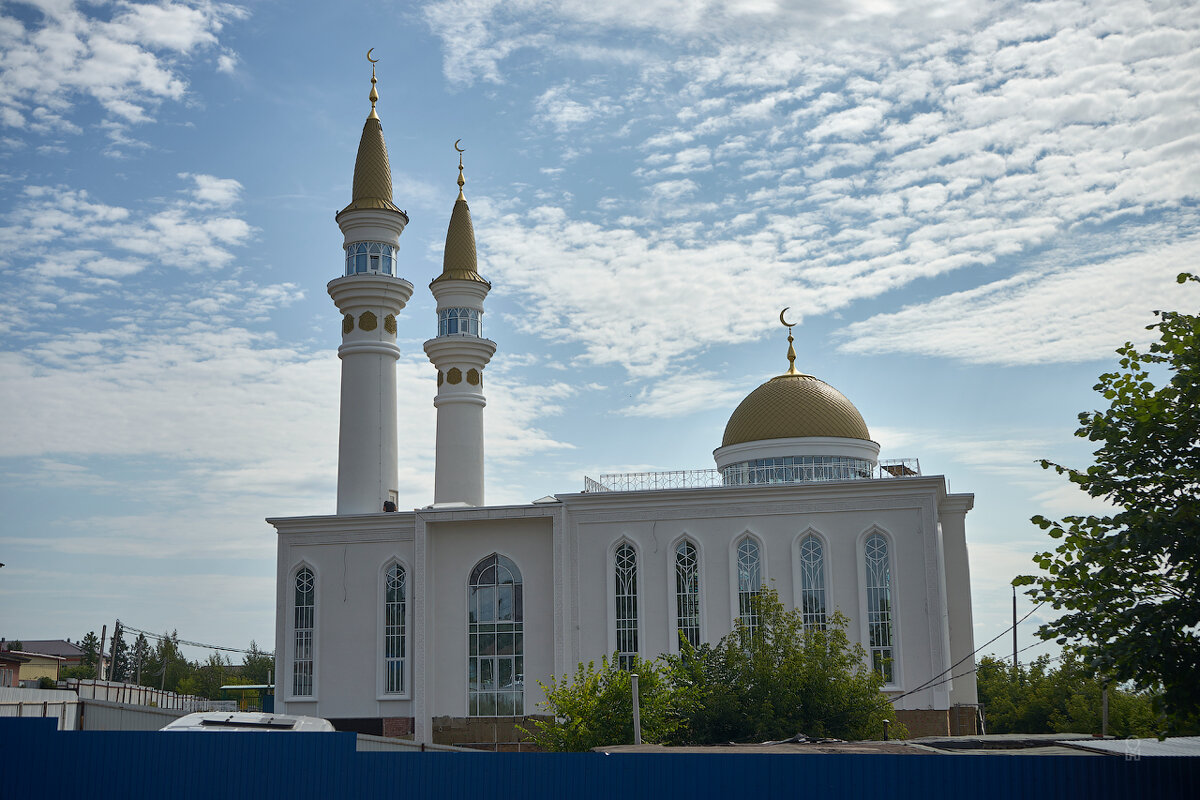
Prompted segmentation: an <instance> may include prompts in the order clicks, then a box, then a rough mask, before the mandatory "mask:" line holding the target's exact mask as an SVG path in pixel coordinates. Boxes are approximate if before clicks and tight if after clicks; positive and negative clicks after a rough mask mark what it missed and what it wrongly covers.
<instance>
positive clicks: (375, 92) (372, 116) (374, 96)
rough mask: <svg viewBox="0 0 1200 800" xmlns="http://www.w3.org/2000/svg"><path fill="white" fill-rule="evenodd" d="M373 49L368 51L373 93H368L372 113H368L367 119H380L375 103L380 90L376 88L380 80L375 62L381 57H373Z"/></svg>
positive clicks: (377, 100)
mask: <svg viewBox="0 0 1200 800" xmlns="http://www.w3.org/2000/svg"><path fill="white" fill-rule="evenodd" d="M374 49H375V48H374V47H372V48H371V50H374ZM371 50H368V51H367V61H370V62H371V93H370V94H369V95H367V97H368V98H370V100H371V113H370V114H368V115H367V119H379V115H378V114H376V113H375V104H376V103H377V102H379V91H378V90H377V89H376V88H375V84H376V83H378V82H379V81H377V80H376V79H375V64H376V63H377V62H378V61H379V59H378V58H371Z"/></svg>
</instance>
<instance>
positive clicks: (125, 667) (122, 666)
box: [108, 620, 129, 681]
mask: <svg viewBox="0 0 1200 800" xmlns="http://www.w3.org/2000/svg"><path fill="white" fill-rule="evenodd" d="M109 652H110V655H111V658H112V664H111V666H110V667H109V673H108V679H109V680H113V681H125V680H128V672H129V646H128V645H126V644H125V627H124V626H123V625H121V621H120V620H117V624H116V627H115V628H113V637H112V650H110V651H109Z"/></svg>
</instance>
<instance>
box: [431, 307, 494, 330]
mask: <svg viewBox="0 0 1200 800" xmlns="http://www.w3.org/2000/svg"><path fill="white" fill-rule="evenodd" d="M482 316H483V315H482V312H480V311H478V310H477V309H474V308H443V309H442V310H440V311H438V336H483V322H482V320H481V317H482Z"/></svg>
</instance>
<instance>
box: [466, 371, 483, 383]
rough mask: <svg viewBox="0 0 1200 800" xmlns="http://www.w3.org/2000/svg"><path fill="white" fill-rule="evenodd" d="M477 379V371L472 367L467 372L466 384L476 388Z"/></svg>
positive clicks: (478, 376)
mask: <svg viewBox="0 0 1200 800" xmlns="http://www.w3.org/2000/svg"><path fill="white" fill-rule="evenodd" d="M479 379H480V375H479V370H477V369H475V368H473V367H472V368H471V369H469V370H467V383H469V384H471V385H472V386H478V385H479Z"/></svg>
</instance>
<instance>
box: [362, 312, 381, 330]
mask: <svg viewBox="0 0 1200 800" xmlns="http://www.w3.org/2000/svg"><path fill="white" fill-rule="evenodd" d="M358 327H359V328H360V329H362V330H364V331H373V330H375V329H376V328H378V327H379V317H377V316H375V314H374V312H371V311H364V312H363V313H362V314H360V315H359V317H358Z"/></svg>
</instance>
